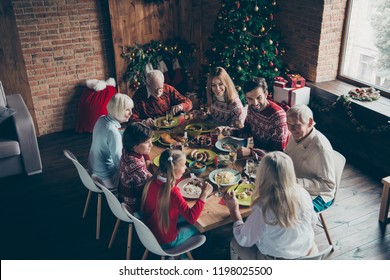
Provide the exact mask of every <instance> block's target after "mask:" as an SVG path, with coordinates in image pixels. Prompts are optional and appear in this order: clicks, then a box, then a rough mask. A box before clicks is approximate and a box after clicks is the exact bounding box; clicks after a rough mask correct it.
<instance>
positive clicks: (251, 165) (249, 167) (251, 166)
mask: <svg viewBox="0 0 390 280" xmlns="http://www.w3.org/2000/svg"><path fill="white" fill-rule="evenodd" d="M246 172H248V176H249V182H252V177H254V176H255V175H256V167H255V162H254V161H253V159H247V160H246Z"/></svg>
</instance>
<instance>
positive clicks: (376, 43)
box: [339, 0, 390, 97]
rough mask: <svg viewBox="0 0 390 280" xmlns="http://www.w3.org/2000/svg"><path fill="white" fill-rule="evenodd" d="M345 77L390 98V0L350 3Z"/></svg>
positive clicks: (343, 64)
mask: <svg viewBox="0 0 390 280" xmlns="http://www.w3.org/2000/svg"><path fill="white" fill-rule="evenodd" d="M348 4H349V7H348V13H347V16H346V24H345V30H344V44H343V50H342V56H341V61H340V73H339V76H340V77H341V78H344V79H347V80H349V81H355V82H356V83H357V84H358V85H360V86H364V85H366V86H373V87H375V88H377V89H380V90H381V91H382V94H383V95H386V96H388V97H390V16H389V15H390V0H370V1H369V0H349V1H348Z"/></svg>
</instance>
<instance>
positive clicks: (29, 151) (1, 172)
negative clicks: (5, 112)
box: [0, 83, 42, 178]
mask: <svg viewBox="0 0 390 280" xmlns="http://www.w3.org/2000/svg"><path fill="white" fill-rule="evenodd" d="M1 91H2V92H1ZM0 95H2V98H1V99H0V103H2V104H0V105H1V106H3V108H12V109H13V111H14V113H13V115H11V116H10V117H7V118H6V119H5V120H4V121H2V122H1V123H0V178H2V177H7V176H11V175H16V174H22V173H24V174H27V175H33V174H37V173H41V172H42V162H41V156H40V153H39V146H38V141H37V136H36V133H35V127H34V123H33V120H32V118H31V115H30V112H29V110H28V109H27V106H26V104H25V103H24V100H23V98H22V96H21V95H20V94H13V95H7V96H5V94H4V91H3V90H2V86H1V83H0Z"/></svg>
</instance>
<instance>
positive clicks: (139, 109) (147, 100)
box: [131, 70, 192, 125]
mask: <svg viewBox="0 0 390 280" xmlns="http://www.w3.org/2000/svg"><path fill="white" fill-rule="evenodd" d="M133 101H134V108H133V115H132V117H131V121H141V120H142V122H143V123H145V124H146V125H154V121H153V119H154V118H156V117H162V116H165V114H166V112H170V113H172V114H173V115H176V114H178V113H179V112H182V111H184V112H188V111H190V110H191V109H192V101H191V100H190V99H189V98H187V97H185V96H183V95H181V94H180V93H179V92H178V91H177V90H176V89H175V88H174V87H172V86H170V85H168V84H164V74H163V73H162V72H161V71H160V70H152V71H149V72H148V73H146V85H145V86H143V87H141V88H139V89H138V90H137V91H136V92H135V93H134V95H133Z"/></svg>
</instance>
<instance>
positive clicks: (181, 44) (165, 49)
mask: <svg viewBox="0 0 390 280" xmlns="http://www.w3.org/2000/svg"><path fill="white" fill-rule="evenodd" d="M120 47H121V48H122V53H121V57H122V58H123V59H124V60H125V61H126V62H127V64H128V66H127V70H126V72H125V73H124V76H123V79H124V81H126V82H127V83H128V84H129V87H130V88H132V89H133V90H137V89H138V88H139V87H141V86H143V85H144V84H145V67H146V66H147V65H148V64H151V65H152V66H153V69H157V68H158V65H159V62H160V61H166V62H167V64H168V65H170V64H171V62H172V60H173V59H176V58H177V59H178V61H179V62H180V65H181V67H182V68H183V70H184V71H185V73H186V74H187V78H188V79H192V74H191V72H190V71H189V69H190V66H191V64H192V62H193V54H194V52H195V44H189V43H188V42H187V41H185V40H184V39H180V38H175V39H169V40H167V41H165V42H162V41H155V40H152V41H151V42H150V43H148V44H144V45H141V44H138V43H135V44H134V45H132V46H120Z"/></svg>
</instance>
